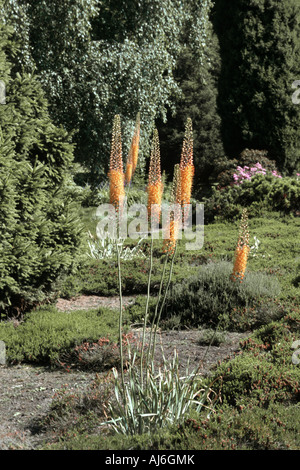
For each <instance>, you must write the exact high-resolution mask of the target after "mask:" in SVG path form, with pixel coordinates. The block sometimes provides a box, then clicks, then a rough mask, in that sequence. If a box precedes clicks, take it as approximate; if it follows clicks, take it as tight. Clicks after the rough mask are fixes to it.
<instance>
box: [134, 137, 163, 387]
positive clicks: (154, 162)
mask: <svg viewBox="0 0 300 470" xmlns="http://www.w3.org/2000/svg"><path fill="white" fill-rule="evenodd" d="M147 192H148V224H149V226H150V236H151V242H150V243H151V244H150V266H149V274H148V286H147V300H146V308H145V316H144V327H143V338H142V346H141V365H140V367H141V383H142V384H143V360H144V347H145V333H146V325H147V319H148V308H149V299H150V286H151V275H152V268H153V228H154V227H153V225H154V226H155V227H157V226H158V225H159V219H160V212H161V199H162V193H163V185H162V178H161V165H160V148H159V136H158V131H157V129H155V130H154V132H153V138H152V145H151V154H150V167H149V177H148V187H147Z"/></svg>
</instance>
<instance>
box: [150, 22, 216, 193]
mask: <svg viewBox="0 0 300 470" xmlns="http://www.w3.org/2000/svg"><path fill="white" fill-rule="evenodd" d="M183 43H185V46H183V47H182V52H181V54H180V57H179V59H178V62H177V67H176V80H177V83H178V84H179V86H180V88H181V90H182V95H181V97H180V98H179V99H178V98H177V99H176V100H175V102H176V112H175V113H174V115H173V116H171V113H169V116H168V121H167V124H163V123H162V122H160V123H159V125H158V127H159V131H160V140H161V149H162V156H163V157H162V158H163V160H162V165H163V168H164V169H165V170H167V171H168V173H171V172H172V166H174V164H175V163H178V162H179V160H180V152H181V146H182V141H183V137H184V129H185V122H186V119H187V118H188V117H190V118H191V119H192V122H193V130H194V161H195V188H194V190H197V189H198V185H199V184H200V185H201V186H202V185H203V184H206V183H207V182H208V179H209V176H210V175H211V173H212V171H213V169H214V162H215V161H216V159H219V158H222V157H223V156H224V149H223V144H222V140H221V119H220V116H219V115H218V109H217V92H218V90H217V82H218V75H219V70H220V63H219V51H218V41H217V37H216V36H215V35H214V34H213V32H212V30H211V28H208V37H207V47H206V51H205V58H206V60H205V61H204V62H203V63H200V61H199V60H198V58H197V55H195V53H194V51H193V50H192V48H191V47H190V45H189V44H188V42H187V41H184V39H183Z"/></svg>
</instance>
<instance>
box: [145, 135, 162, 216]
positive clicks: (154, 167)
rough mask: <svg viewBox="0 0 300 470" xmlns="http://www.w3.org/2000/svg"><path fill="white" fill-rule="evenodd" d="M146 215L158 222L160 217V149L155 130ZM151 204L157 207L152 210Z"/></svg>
mask: <svg viewBox="0 0 300 470" xmlns="http://www.w3.org/2000/svg"><path fill="white" fill-rule="evenodd" d="M147 192H148V215H149V217H151V213H153V216H154V217H155V218H156V221H157V222H158V221H159V217H160V206H161V199H162V193H163V185H162V180H161V166H160V149H159V137H158V131H157V129H155V130H154V133H153V139H152V145H151V154H150V167H149V177H148V186H147ZM153 204H157V205H158V206H159V207H158V208H154V207H153Z"/></svg>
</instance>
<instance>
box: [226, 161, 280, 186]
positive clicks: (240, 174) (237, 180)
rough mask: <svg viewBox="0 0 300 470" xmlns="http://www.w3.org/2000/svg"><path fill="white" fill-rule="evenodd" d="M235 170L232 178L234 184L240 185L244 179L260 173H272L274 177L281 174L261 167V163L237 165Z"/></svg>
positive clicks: (278, 176)
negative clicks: (250, 165)
mask: <svg viewBox="0 0 300 470" xmlns="http://www.w3.org/2000/svg"><path fill="white" fill-rule="evenodd" d="M236 169H237V171H236V173H234V174H233V179H234V184H237V185H240V184H242V183H243V182H244V181H245V180H251V178H252V176H254V175H258V174H262V175H266V174H267V173H268V174H270V173H271V174H272V175H273V176H274V177H276V178H282V176H281V175H279V174H278V173H277V171H276V170H272V171H271V172H270V171H268V170H266V169H265V168H263V167H262V165H261V163H256V164H255V165H253V166H252V167H249V166H244V167H241V166H237V168H236Z"/></svg>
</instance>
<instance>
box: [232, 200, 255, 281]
mask: <svg viewBox="0 0 300 470" xmlns="http://www.w3.org/2000/svg"><path fill="white" fill-rule="evenodd" d="M249 252H250V246H249V230H248V216H247V210H246V209H244V210H243V213H242V218H241V224H240V230H239V239H238V243H237V247H236V250H235V259H234V266H233V272H232V275H231V279H232V280H234V281H235V280H237V279H239V280H240V282H242V280H243V279H244V276H245V271H246V267H247V261H248V255H249Z"/></svg>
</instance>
